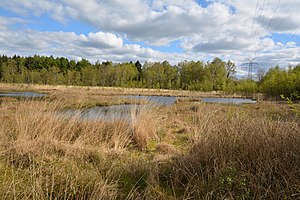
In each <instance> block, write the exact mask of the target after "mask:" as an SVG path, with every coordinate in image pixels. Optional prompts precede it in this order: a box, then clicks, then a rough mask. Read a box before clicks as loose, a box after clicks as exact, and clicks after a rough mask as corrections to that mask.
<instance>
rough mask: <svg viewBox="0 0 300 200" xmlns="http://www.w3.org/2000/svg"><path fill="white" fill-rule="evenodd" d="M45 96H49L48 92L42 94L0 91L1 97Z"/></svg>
mask: <svg viewBox="0 0 300 200" xmlns="http://www.w3.org/2000/svg"><path fill="white" fill-rule="evenodd" d="M45 96H47V94H41V93H37V92H0V97H22V98H37V97H45Z"/></svg>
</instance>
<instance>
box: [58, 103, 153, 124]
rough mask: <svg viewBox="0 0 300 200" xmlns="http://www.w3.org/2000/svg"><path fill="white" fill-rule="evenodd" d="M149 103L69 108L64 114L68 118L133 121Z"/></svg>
mask: <svg viewBox="0 0 300 200" xmlns="http://www.w3.org/2000/svg"><path fill="white" fill-rule="evenodd" d="M148 107H150V106H149V105H115V106H105V107H99V106H96V107H92V108H88V109H84V110H78V109H69V110H66V111H64V112H63V115H64V116H66V117H68V118H72V117H75V118H78V119H80V120H84V121H85V120H87V121H95V120H102V121H115V120H128V121H131V119H132V118H133V117H136V116H137V115H138V114H139V112H140V111H141V109H147V108H148Z"/></svg>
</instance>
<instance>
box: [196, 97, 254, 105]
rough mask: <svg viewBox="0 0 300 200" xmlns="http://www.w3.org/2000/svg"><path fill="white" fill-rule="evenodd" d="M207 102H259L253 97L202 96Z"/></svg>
mask: <svg viewBox="0 0 300 200" xmlns="http://www.w3.org/2000/svg"><path fill="white" fill-rule="evenodd" d="M202 101H203V102H206V103H225V104H244V103H257V102H256V101H255V100H252V99H243V98H202Z"/></svg>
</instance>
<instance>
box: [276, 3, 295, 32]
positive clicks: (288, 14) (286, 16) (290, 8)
mask: <svg viewBox="0 0 300 200" xmlns="http://www.w3.org/2000/svg"><path fill="white" fill-rule="evenodd" d="M295 1H296V0H293V2H292V4H291V5H290V7H289V10H288V12H287V14H286V15H285V17H284V18H282V19H281V20H280V22H279V24H278V29H279V28H280V27H281V24H282V22H283V20H284V19H285V18H288V17H289V16H290V12H291V10H292V7H293V6H294V3H295Z"/></svg>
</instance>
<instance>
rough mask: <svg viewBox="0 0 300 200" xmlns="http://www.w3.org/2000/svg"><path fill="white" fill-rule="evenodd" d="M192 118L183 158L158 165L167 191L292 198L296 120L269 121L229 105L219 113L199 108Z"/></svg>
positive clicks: (298, 162)
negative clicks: (191, 131) (190, 144)
mask: <svg viewBox="0 0 300 200" xmlns="http://www.w3.org/2000/svg"><path fill="white" fill-rule="evenodd" d="M208 108H210V109H208ZM224 111H225V112H224ZM193 115H194V117H193V120H192V121H191V125H192V126H193V128H194V132H195V133H197V134H196V139H193V140H192V142H194V145H193V148H192V149H191V151H190V153H189V154H188V155H186V156H181V157H178V158H176V159H175V160H174V161H173V162H172V164H169V165H167V166H164V168H167V169H169V174H168V175H166V173H162V175H161V176H162V177H163V178H162V180H165V181H164V182H165V183H166V184H167V185H168V187H169V188H173V190H175V191H179V196H181V197H182V195H183V194H184V193H185V194H186V193H188V194H190V195H192V196H193V197H194V198H196V199H226V198H230V199H257V198H265V199H276V198H280V199H291V198H297V197H298V194H299V188H300V184H299V182H300V178H299V177H300V159H299V158H300V124H299V121H297V120H290V119H289V120H285V119H279V120H278V119H277V120H274V119H272V118H270V117H269V116H267V115H265V114H257V112H256V111H252V110H250V109H249V110H243V109H241V108H240V107H235V106H228V107H227V108H226V110H223V109H222V106H219V107H217V106H215V105H205V106H204V105H199V107H198V110H197V112H196V113H194V114H193ZM205 116H207V118H206V117H205ZM194 137H195V136H194ZM174 188H175V189H174ZM186 190H187V191H186Z"/></svg>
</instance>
